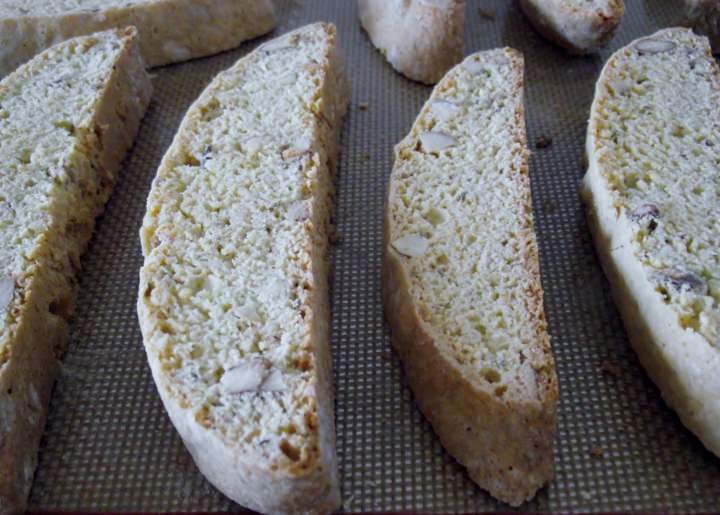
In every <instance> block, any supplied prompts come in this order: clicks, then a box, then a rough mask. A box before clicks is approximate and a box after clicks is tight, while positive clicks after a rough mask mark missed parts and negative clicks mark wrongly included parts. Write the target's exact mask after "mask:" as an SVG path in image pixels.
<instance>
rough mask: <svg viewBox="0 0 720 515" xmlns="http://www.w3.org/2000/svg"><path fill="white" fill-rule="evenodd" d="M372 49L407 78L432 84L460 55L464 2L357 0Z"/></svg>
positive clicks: (442, 0) (450, 0)
mask: <svg viewBox="0 0 720 515" xmlns="http://www.w3.org/2000/svg"><path fill="white" fill-rule="evenodd" d="M358 10H359V14H360V23H361V24H362V26H363V27H364V28H365V30H366V31H367V33H368V35H369V36H370V40H371V41H372V43H373V45H375V47H377V49H378V50H380V52H382V54H383V55H384V56H385V58H386V59H387V60H388V62H389V63H390V64H391V65H392V66H393V68H395V69H396V70H397V71H399V72H400V73H402V74H403V75H405V76H406V77H408V78H410V79H413V80H416V81H419V82H424V83H426V84H435V83H436V82H437V81H439V80H440V79H441V78H442V76H443V75H445V73H446V72H447V71H448V70H449V69H450V68H452V67H453V66H455V65H456V64H457V63H459V62H460V60H461V59H462V55H463V35H464V30H465V0H358Z"/></svg>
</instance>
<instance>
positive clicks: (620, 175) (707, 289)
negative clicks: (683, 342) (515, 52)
mask: <svg viewBox="0 0 720 515" xmlns="http://www.w3.org/2000/svg"><path fill="white" fill-rule="evenodd" d="M719 87H720V78H719V77H718V74H717V66H716V65H715V63H714V62H713V61H712V57H711V56H710V55H709V52H708V49H707V45H706V43H704V42H703V40H702V39H701V38H698V37H696V36H693V35H692V33H690V32H689V31H685V30H677V31H666V32H662V33H658V34H656V35H655V36H652V37H649V38H644V39H641V40H638V41H637V42H635V43H633V44H632V45H630V46H628V47H626V48H625V49H623V50H622V51H620V52H619V53H618V54H617V55H616V58H615V59H614V60H613V61H612V62H611V64H610V65H609V66H608V67H607V68H606V70H605V72H604V82H603V85H602V86H600V88H599V90H598V95H599V97H598V98H597V100H596V103H595V110H594V125H593V127H592V130H593V132H594V134H595V151H596V152H598V160H599V173H600V176H601V178H602V181H603V183H604V185H605V187H606V188H607V190H608V191H609V195H610V196H611V199H612V203H613V206H614V207H615V209H617V211H618V213H619V214H621V215H622V216H623V217H624V218H626V219H627V220H628V221H629V223H630V224H631V231H632V236H631V238H630V240H629V245H631V246H632V255H633V257H634V258H635V259H636V260H637V261H638V262H639V263H640V264H641V266H642V270H643V273H644V274H645V276H646V278H647V280H648V281H649V282H650V283H651V284H652V285H653V287H654V289H655V291H656V292H658V293H659V294H660V295H661V296H662V298H663V302H664V303H665V304H667V305H668V306H670V307H671V308H672V310H673V312H674V313H675V314H676V316H677V321H678V323H679V325H680V326H681V327H682V328H683V329H688V330H690V331H694V332H697V333H699V334H701V335H702V336H703V337H704V338H705V339H706V340H707V341H708V342H709V343H710V344H711V345H713V346H715V347H720V307H719V305H718V302H720V253H718V246H720V225H718V224H719V222H718V219H719V218H720V174H719V173H718V165H719V164H720V138H719V137H718V130H719V129H720V125H718V122H717V120H718V119H720V89H719Z"/></svg>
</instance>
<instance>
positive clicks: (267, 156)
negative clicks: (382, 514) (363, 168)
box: [138, 23, 347, 513]
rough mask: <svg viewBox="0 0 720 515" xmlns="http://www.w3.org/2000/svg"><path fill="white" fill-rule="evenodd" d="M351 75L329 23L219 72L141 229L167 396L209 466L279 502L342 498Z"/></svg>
mask: <svg viewBox="0 0 720 515" xmlns="http://www.w3.org/2000/svg"><path fill="white" fill-rule="evenodd" d="M346 88H347V84H346V82H345V79H344V76H343V74H342V70H341V63H340V60H339V54H338V48H337V42H336V34H335V27H334V26H333V25H331V24H326V23H317V24H313V25H308V26H306V27H304V28H301V29H298V30H296V31H294V32H291V33H289V34H287V35H284V36H282V37H280V38H278V39H275V40H272V41H270V42H268V43H265V44H264V45H262V46H261V47H259V48H258V49H257V50H256V51H254V52H253V53H251V54H250V55H248V56H247V57H245V58H243V59H241V60H240V61H238V63H237V64H236V65H235V66H233V67H232V68H230V69H229V70H227V71H225V72H223V73H221V74H220V75H218V77H217V78H216V79H215V80H214V81H213V82H212V84H211V85H210V86H209V87H208V88H207V89H206V90H205V92H204V93H203V94H202V96H201V97H200V98H199V99H198V100H197V101H196V102H195V104H194V105H193V106H192V107H191V108H190V110H189V111H188V114H187V116H186V117H185V120H184V121H183V123H182V125H181V127H180V129H179V131H178V134H177V135H176V137H175V140H174V142H173V144H172V146H171V147H170V149H169V150H168V152H167V154H166V155H165V158H164V159H163V161H162V163H161V165H160V169H159V170H158V174H157V177H156V178H155V181H154V183H153V187H152V191H151V193H150V197H149V199H148V206H147V214H146V216H145V220H144V223H143V228H142V232H141V239H142V248H143V254H144V255H145V263H144V265H143V267H142V270H141V273H140V292H139V301H138V312H139V317H140V325H141V328H142V334H143V339H144V342H145V350H146V351H147V356H148V360H149V363H150V367H151V369H152V373H153V376H154V378H155V382H156V384H157V387H158V390H159V392H160V396H161V397H162V400H163V402H164V404H165V407H166V409H167V411H168V413H169V415H170V418H171V419H172V421H173V423H174V424H175V427H176V428H177V430H178V432H179V433H180V435H181V436H182V438H183V440H184V441H185V444H186V446H187V448H188V450H189V451H190V453H191V454H192V456H193V458H194V459H195V462H196V463H197V465H198V467H199V468H200V471H201V472H202V473H203V474H204V475H205V476H206V477H207V478H208V479H209V480H210V482H212V483H213V484H214V485H215V486H216V487H217V488H218V489H219V490H221V491H222V492H223V493H224V494H226V495H227V496H228V497H230V498H231V499H233V500H234V501H236V502H238V503H240V504H242V505H244V506H247V507H249V508H252V509H253V510H257V511H261V512H266V513H300V512H307V513H325V512H329V511H332V510H334V509H336V508H338V507H339V505H340V493H339V487H338V472H337V463H336V461H337V460H336V454H335V423H334V416H333V387H332V372H331V359H330V346H329V305H328V263H327V257H328V256H327V254H328V225H329V216H330V210H331V206H332V203H331V200H332V199H331V195H332V191H333V173H334V169H335V167H336V163H337V156H338V137H339V132H340V130H341V124H342V117H343V115H344V112H345V110H346V105H347V99H346V98H347V91H346Z"/></svg>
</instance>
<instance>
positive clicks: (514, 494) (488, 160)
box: [382, 49, 558, 505]
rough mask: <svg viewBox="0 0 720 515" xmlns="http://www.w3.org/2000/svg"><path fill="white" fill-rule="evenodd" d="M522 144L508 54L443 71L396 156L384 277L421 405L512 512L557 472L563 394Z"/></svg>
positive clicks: (516, 64) (519, 101)
mask: <svg viewBox="0 0 720 515" xmlns="http://www.w3.org/2000/svg"><path fill="white" fill-rule="evenodd" d="M526 145H527V141H526V135H525V120H524V111H523V58H522V56H521V55H520V54H519V53H518V52H517V51H515V50H512V49H500V50H492V51H488V52H480V53H477V54H473V55H471V56H470V57H468V58H466V59H465V61H463V62H462V63H461V64H459V65H458V66H456V67H455V68H453V69H452V70H450V72H448V74H447V75H446V76H445V77H444V78H443V79H442V80H441V81H440V83H439V84H438V85H437V86H436V87H435V90H434V91H433V93H432V96H431V97H430V99H429V100H428V102H427V104H426V105H425V107H424V108H423V110H422V112H421V113H420V116H419V117H418V119H417V120H416V121H415V124H414V125H413V127H412V129H411V131H410V134H409V135H408V136H407V137H406V138H405V139H404V140H403V141H402V142H400V143H399V144H398V145H397V147H396V149H395V165H394V168H393V172H392V175H391V178H390V192H389V199H388V207H387V213H386V231H385V249H384V250H385V256H384V265H383V281H382V286H383V299H384V305H385V313H386V315H387V318H388V320H389V322H390V327H391V329H392V339H393V343H394V345H395V348H396V349H397V351H398V353H399V355H400V357H401V359H402V361H403V365H404V368H405V371H406V377H407V379H408V382H409V383H410V386H411V388H412V390H413V392H414V394H415V399H416V401H417V403H418V405H419V407H420V409H421V410H422V412H423V413H424V414H425V416H426V417H427V418H428V420H429V421H430V423H431V424H432V426H433V429H434V430H435V432H436V433H437V434H438V436H439V437H440V441H441V442H442V443H443V445H444V446H445V448H446V449H447V450H448V451H449V452H450V454H452V455H453V456H454V457H455V458H456V459H457V460H458V461H459V462H460V463H461V464H462V465H464V466H465V467H467V469H468V473H469V474H470V477H471V478H472V479H473V480H474V481H476V482H477V483H478V484H479V485H480V486H481V487H483V488H485V489H486V490H488V491H489V492H490V493H491V494H492V495H494V496H495V497H497V498H498V499H500V500H503V501H505V502H508V503H510V504H512V505H519V504H521V503H523V502H524V501H526V500H528V499H530V498H532V497H533V496H534V495H535V493H536V491H537V490H538V489H539V488H541V487H543V486H544V485H546V484H547V483H548V482H549V481H550V480H551V478H552V476H553V437H554V434H555V410H556V402H557V394H558V392H557V378H556V375H555V365H554V361H553V358H552V355H551V351H550V342H549V337H548V334H547V330H546V324H545V318H544V311H543V301H542V289H541V286H540V277H539V269H538V251H537V245H536V242H535V233H534V229H533V218H532V208H531V199H530V183H529V177H528V163H527V159H528V152H527V149H526Z"/></svg>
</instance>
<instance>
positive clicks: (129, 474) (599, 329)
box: [30, 0, 720, 512]
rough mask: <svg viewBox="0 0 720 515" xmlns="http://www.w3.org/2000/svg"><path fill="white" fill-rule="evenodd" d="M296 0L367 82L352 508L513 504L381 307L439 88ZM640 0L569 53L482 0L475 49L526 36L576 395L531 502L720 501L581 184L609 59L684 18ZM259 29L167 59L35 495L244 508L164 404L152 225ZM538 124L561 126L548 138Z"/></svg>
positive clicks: (344, 332)
mask: <svg viewBox="0 0 720 515" xmlns="http://www.w3.org/2000/svg"><path fill="white" fill-rule="evenodd" d="M279 3H281V4H282V5H281V12H282V15H281V25H280V27H279V28H278V29H277V31H276V32H275V34H280V33H282V32H285V31H287V30H289V29H291V28H294V27H298V26H300V25H303V24H305V23H309V22H312V21H317V20H327V21H332V22H334V23H335V24H336V25H337V26H338V29H339V33H340V37H341V42H342V45H343V48H344V51H345V56H346V61H347V67H348V71H349V75H350V78H351V81H352V104H351V107H350V110H349V113H348V116H347V119H346V122H345V129H344V134H343V141H342V143H343V147H342V160H341V164H340V170H339V173H340V175H339V184H338V207H337V211H336V218H337V224H338V227H339V231H340V233H341V236H342V239H341V242H340V243H339V244H338V245H336V246H335V247H334V264H335V278H334V293H333V324H332V342H333V353H334V364H335V380H336V389H337V410H336V413H337V431H338V453H339V461H340V474H341V477H342V488H343V498H344V506H345V509H346V510H347V511H368V510H375V511H377V510H403V511H424V512H432V511H439V512H473V511H480V510H483V511H486V510H507V509H508V506H506V505H503V504H500V503H498V502H496V501H494V500H493V499H492V498H490V497H489V496H488V495H487V494H486V493H484V492H483V491H482V490H480V489H479V488H476V487H475V486H474V485H473V483H472V482H471V481H470V480H469V478H468V476H467V475H466V474H465V472H464V471H463V469H462V468H461V467H460V466H459V465H457V464H456V463H455V462H454V461H453V459H452V458H450V457H449V456H448V455H447V454H446V453H445V452H444V451H443V448H442V447H441V445H440V444H439V442H438V440H437V438H436V437H435V436H434V434H433V432H432V430H431V429H430V427H429V425H428V424H427V423H426V422H425V421H424V419H423V417H422V416H421V414H420V413H419V412H418V410H417V408H416V407H415V405H414V403H413V399H412V395H411V393H410V391H409V390H408V388H407V386H406V384H405V381H404V378H403V374H402V370H401V367H400V364H399V361H398V359H397V357H396V356H395V354H394V353H393V352H392V350H391V346H390V340H389V332H388V329H387V326H386V325H385V323H384V321H383V315H382V307H381V303H380V290H379V286H380V279H379V268H380V255H381V239H382V210H383V201H384V195H385V189H386V186H387V180H388V176H389V173H390V170H391V167H392V148H393V145H394V144H395V143H396V142H398V141H399V140H400V139H401V138H402V137H403V136H404V135H405V134H406V133H407V132H408V130H409V128H410V126H411V124H412V121H413V120H414V118H415V116H416V114H417V113H418V111H419V109H420V107H421V106H422V104H423V102H424V101H425V99H426V98H427V96H428V95H429V93H430V88H428V87H424V86H420V85H417V84H415V83H412V82H410V81H408V80H406V79H404V78H402V77H401V76H399V75H397V74H396V73H394V72H393V71H392V69H391V68H390V67H389V66H388V65H387V64H386V63H385V62H384V60H383V59H382V57H381V56H380V54H379V53H378V52H377V51H375V50H374V49H373V48H372V47H371V45H370V44H369V42H368V40H367V38H366V37H365V34H364V33H363V32H362V31H361V30H360V27H359V25H358V22H357V13H356V11H355V1H354V0H302V1H298V0H282V1H281V2H279ZM627 3H628V5H627V14H626V17H625V19H624V20H623V23H622V26H621V28H620V31H619V33H618V34H617V36H616V37H615V39H614V40H613V42H612V44H611V46H610V48H608V49H607V50H605V51H603V52H601V53H600V54H598V55H596V56H592V57H585V58H571V57H568V56H567V55H566V54H565V53H563V51H561V50H559V49H556V48H555V47H553V46H551V45H550V44H548V43H546V42H545V41H544V40H542V39H541V38H540V37H539V36H537V35H536V34H535V33H534V32H533V31H532V29H531V28H530V26H529V25H528V23H527V22H526V20H525V19H524V18H523V17H522V15H521V13H520V12H519V10H518V7H517V4H516V2H512V1H508V0H468V20H467V34H466V44H465V51H466V53H470V52H474V51H477V50H481V49H489V48H493V47H497V46H503V45H509V46H513V47H515V48H517V49H519V50H521V51H522V52H523V53H524V54H525V60H526V106H527V122H528V139H529V144H530V146H531V149H532V157H531V162H530V164H531V177H532V186H533V200H534V205H535V220H536V225H537V231H538V238H539V244H540V251H541V267H542V273H543V285H544V289H545V306H546V314H547V318H548V322H549V328H550V332H551V335H552V344H553V349H554V353H555V358H556V360H557V368H558V375H559V379H560V390H561V395H560V405H559V427H558V436H557V443H556V448H557V456H556V465H555V468H556V479H555V481H554V482H553V483H552V485H551V486H550V488H548V489H547V490H544V491H542V492H541V493H540V494H539V495H538V496H537V498H536V499H535V500H534V501H533V502H531V503H528V504H527V505H525V506H524V507H523V508H522V509H524V510H533V511H537V510H552V511H597V510H674V511H716V510H718V509H720V500H719V499H720V460H718V459H717V458H714V457H713V456H712V455H711V454H710V453H709V452H707V451H705V450H704V449H703V447H702V445H701V444H700V443H699V442H698V441H697V440H696V439H695V438H694V437H693V436H692V434H690V433H689V432H688V431H687V430H685V429H684V428H683V427H682V425H681V424H680V423H679V421H678V419H677V417H676V416H675V415H674V414H673V413H672V412H671V411H670V410H669V409H668V408H667V407H666V406H665V405H664V403H663V402H662V401H661V399H660V396H659V393H658V391H657V389H656V388H655V387H654V386H653V385H652V383H651V382H650V381H649V380H648V378H647V376H646V375H645V374H644V373H643V371H642V369H641V368H640V366H639V364H638V362H637V359H636V358H635V355H634V354H633V352H632V351H631V349H630V347H629V346H628V342H627V338H626V335H625V332H624V330H623V327H622V323H621V322H620V320H619V318H618V314H617V311H616V309H615V307H614V306H613V304H612V302H611V299H610V296H609V293H608V287H607V283H606V281H605V278H604V276H603V274H602V272H601V270H600V268H599V266H598V263H597V260H596V258H595V254H594V251H593V248H592V244H591V241H590V238H589V235H588V231H587V229H586V224H585V218H584V214H583V210H582V206H581V203H580V199H579V196H578V185H579V181H580V179H581V177H582V175H583V172H584V170H583V168H582V165H581V161H582V153H583V146H584V134H585V127H586V119H587V113H588V111H589V108H590V103H591V101H592V95H593V87H594V83H595V79H596V78H597V76H598V73H599V72H600V69H601V66H602V64H603V63H604V61H605V60H606V59H607V58H608V56H609V55H610V53H611V51H613V50H615V49H617V48H618V47H619V46H621V45H624V44H626V43H628V42H629V41H631V40H632V39H634V38H636V37H638V36H641V35H643V34H647V33H650V32H652V31H655V30H656V29H658V28H661V27H664V26H668V25H670V24H672V23H674V22H675V21H676V20H675V17H676V16H677V12H678V9H677V6H676V2H674V1H672V0H627ZM257 44H258V41H255V42H251V43H249V44H246V45H244V46H242V47H241V48H239V49H237V50H235V51H232V52H227V53H224V54H221V55H218V56H216V57H212V58H208V59H202V60H197V61H194V62H190V63H186V64H181V65H176V66H172V67H166V68H163V69H159V70H156V71H155V73H156V77H155V79H154V85H155V90H156V92H155V97H154V100H153V103H152V106H151V108H150V110H149V112H148V115H147V117H146V119H145V121H144V123H143V126H142V129H141V132H140V134H139V137H138V139H137V143H136V145H135V148H134V150H133V151H132V153H131V155H130V156H129V158H128V160H127V162H126V166H125V170H124V172H123V176H122V178H121V180H120V181H119V183H118V185H117V187H116V190H115V194H114V196H113V198H112V200H111V201H110V203H109V205H108V209H107V211H106V213H105V215H104V216H103V217H102V219H101V220H100V221H99V224H98V228H97V233H96V235H95V237H94V240H93V242H92V244H91V246H90V250H89V252H88V254H87V255H86V257H85V259H84V261H83V272H82V279H81V290H80V294H79V298H78V310H77V313H76V315H75V318H74V321H73V324H72V339H71V345H70V350H69V352H68V354H67V356H66V358H65V360H64V365H63V374H62V378H61V380H60V381H59V383H58V385H57V387H56V388H55V393H54V397H53V401H52V407H51V413H50V417H49V421H48V425H47V429H46V432H45V437H44V439H43V443H42V448H41V454H40V465H39V468H38V472H37V475H36V479H35V485H34V488H33V491H32V494H31V500H30V508H31V509H32V510H74V511H75V510H81V511H185V512H188V511H229V510H233V511H234V510H237V509H239V507H238V506H237V505H235V504H233V503H232V502H230V501H229V500H227V499H226V498H225V497H224V496H223V495H222V494H220V493H219V492H217V491H216V490H215V489H214V488H213V487H212V486H210V485H209V484H208V483H207V482H206V481H205V480H204V479H203V477H202V476H201V475H200V473H199V472H198V471H197V469H196V468H195V466H194V465H193V462H192V460H191V458H190V456H189V454H188V453H187V451H186V450H185V448H184V447H183V445H182V442H181V441H180V438H179V437H178V435H177V434H176V432H175V430H174V429H173V427H172V425H171V424H170V421H169V419H168V418H167V416H166V414H165V412H164V410H163V407H162V405H161V403H160V400H159V398H158V396H157V394H156V391H155V386H154V384H153V382H152V378H151V376H150V371H149V368H148V366H147V364H146V361H145V355H144V351H143V348H142V341H141V337H140V331H139V328H138V323H137V318H136V314H135V300H136V289H137V282H138V270H139V268H140V265H141V261H142V259H141V254H140V246H139V240H138V230H139V227H140V225H141V221H142V216H143V214H144V208H145V197H146V195H147V193H148V191H149V189H150V184H151V181H152V179H153V177H154V175H155V171H156V169H157V166H158V164H159V162H160V159H161V158H162V155H163V153H164V152H165V150H166V149H167V147H168V146H169V144H170V142H171V140H172V137H173V135H174V133H175V130H176V129H177V127H178V124H179V122H180V120H181V119H182V116H183V114H184V112H185V110H186V109H187V107H188V106H189V105H190V104H191V103H192V101H193V100H194V99H195V98H196V97H197V95H198V94H199V93H200V92H201V91H202V90H203V88H204V87H205V85H206V84H207V83H208V82H209V81H210V80H211V79H212V77H213V76H214V75H215V74H216V73H217V72H218V71H220V70H222V69H225V68H227V67H229V66H230V65H231V64H232V63H233V62H234V61H235V60H236V59H238V58H239V57H241V56H243V55H245V54H246V53H247V52H249V51H250V50H251V49H252V48H254V47H255V46H256V45H257ZM365 103H366V104H367V106H364V105H363V104H365ZM365 107H367V109H365ZM540 138H551V139H552V144H551V145H550V146H549V147H546V148H542V149H535V142H536V141H537V140H538V139H540Z"/></svg>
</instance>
